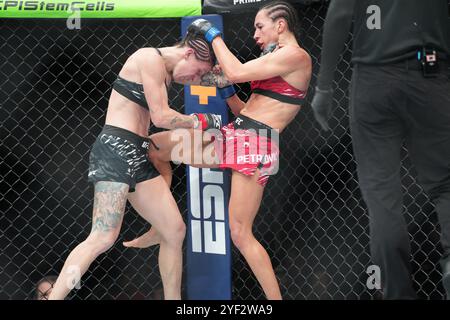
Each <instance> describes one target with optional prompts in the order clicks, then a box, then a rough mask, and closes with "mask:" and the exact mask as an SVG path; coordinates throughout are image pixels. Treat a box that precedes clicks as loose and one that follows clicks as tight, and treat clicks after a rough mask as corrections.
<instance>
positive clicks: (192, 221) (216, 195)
mask: <svg viewBox="0 0 450 320" xmlns="http://www.w3.org/2000/svg"><path fill="white" fill-rule="evenodd" d="M197 18H204V19H207V20H209V21H211V22H212V23H214V25H215V26H216V27H218V28H219V29H220V30H223V23H222V17H221V16H218V15H206V16H197V17H186V18H183V19H182V20H181V32H182V35H183V34H185V32H186V30H187V27H188V26H189V24H190V23H191V22H192V21H193V20H195V19H197ZM184 97H185V112H186V114H190V113H194V112H195V113H215V114H218V115H220V116H221V117H222V123H225V124H226V123H228V108H227V105H226V103H225V101H224V100H222V99H221V98H220V97H219V96H218V92H217V90H216V88H215V87H202V86H185V90H184ZM187 183H188V223H187V255H186V263H187V271H186V281H187V285H186V287H187V298H188V299H190V300H229V299H231V248H230V244H231V242H230V233H229V226H228V201H229V197H230V174H229V172H228V171H224V170H219V169H199V168H194V167H190V166H187Z"/></svg>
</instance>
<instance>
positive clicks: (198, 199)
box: [189, 167, 228, 255]
mask: <svg viewBox="0 0 450 320" xmlns="http://www.w3.org/2000/svg"><path fill="white" fill-rule="evenodd" d="M189 184H190V185H189V188H190V193H191V208H190V209H191V245H192V252H204V253H212V254H221V255H225V254H226V253H227V251H226V249H227V248H226V236H225V232H226V229H225V228H226V224H225V201H228V199H225V197H224V196H225V195H224V190H223V188H222V185H223V171H221V170H220V171H213V170H212V169H198V168H194V167H189ZM202 207H203V210H202ZM202 212H203V216H202ZM213 213H214V214H213Z"/></svg>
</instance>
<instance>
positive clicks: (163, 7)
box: [0, 0, 201, 18]
mask: <svg viewBox="0 0 450 320" xmlns="http://www.w3.org/2000/svg"><path fill="white" fill-rule="evenodd" d="M74 13H76V14H78V15H79V17H81V18H177V17H184V16H192V15H199V14H201V0H164V1H159V0H85V1H70V0H0V18H70V17H73V15H74Z"/></svg>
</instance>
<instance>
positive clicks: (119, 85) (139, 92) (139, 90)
mask: <svg viewBox="0 0 450 320" xmlns="http://www.w3.org/2000/svg"><path fill="white" fill-rule="evenodd" d="M155 50H156V51H158V54H159V55H160V56H161V55H162V54H161V51H160V50H159V49H158V48H155ZM166 87H167V84H166ZM113 89H114V90H116V91H117V92H118V93H120V94H121V95H122V96H124V97H125V98H127V99H129V100H131V101H133V102H134V103H137V104H138V105H139V106H141V107H142V108H144V109H145V110H149V107H148V103H147V100H146V99H145V94H144V86H143V85H142V84H140V83H136V82H133V81H129V80H126V79H124V78H122V77H120V76H117V79H116V80H115V81H114V84H113Z"/></svg>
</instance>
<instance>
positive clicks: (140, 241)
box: [123, 228, 161, 248]
mask: <svg viewBox="0 0 450 320" xmlns="http://www.w3.org/2000/svg"><path fill="white" fill-rule="evenodd" d="M160 241H161V239H160V236H159V233H158V231H156V229H155V228H150V230H149V231H147V232H146V233H144V234H143V235H142V236H140V237H138V238H136V239H134V240H131V241H124V242H123V245H124V246H125V247H128V248H148V247H151V246H154V245H155V244H159V243H160Z"/></svg>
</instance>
